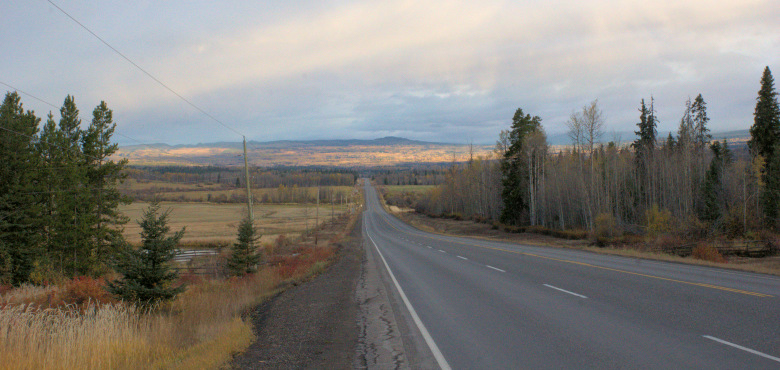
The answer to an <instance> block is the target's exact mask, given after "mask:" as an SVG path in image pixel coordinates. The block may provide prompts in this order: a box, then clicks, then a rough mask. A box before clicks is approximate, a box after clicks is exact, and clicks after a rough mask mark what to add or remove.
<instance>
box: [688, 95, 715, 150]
mask: <svg viewBox="0 0 780 370" xmlns="http://www.w3.org/2000/svg"><path fill="white" fill-rule="evenodd" d="M691 116H692V121H693V133H694V137H693V139H694V142H695V143H696V147H697V148H698V149H700V150H703V149H704V148H706V147H707V144H709V142H710V141H711V140H712V135H710V129H709V128H708V127H707V122H709V121H710V119H709V117H707V103H705V102H704V98H702V96H701V94H699V95H698V96H696V99H695V100H694V101H693V105H691Z"/></svg>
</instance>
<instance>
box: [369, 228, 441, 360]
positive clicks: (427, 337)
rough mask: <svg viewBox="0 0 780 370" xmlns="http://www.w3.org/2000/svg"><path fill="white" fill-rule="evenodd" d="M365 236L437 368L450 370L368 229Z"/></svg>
mask: <svg viewBox="0 0 780 370" xmlns="http://www.w3.org/2000/svg"><path fill="white" fill-rule="evenodd" d="M366 236H368V239H369V240H371V244H373V245H374V248H376V251H377V253H379V257H380V258H381V259H382V263H384V264H385V268H386V269H387V272H388V274H390V278H391V279H392V280H393V284H395V288H396V289H398V293H399V294H400V295H401V299H402V300H403V301H404V304H405V305H406V309H408V310H409V313H410V314H411V315H412V320H414V323H415V324H416V325H417V329H419V330H420V333H421V334H422V336H423V339H425V343H427V344H428V348H430V349H431V352H432V353H433V357H434V358H435V359H436V362H437V363H439V367H440V368H442V369H444V370H449V369H452V368H451V367H450V364H449V363H447V359H445V358H444V355H443V354H442V353H441V351H440V350H439V346H437V345H436V342H434V341H433V337H431V334H430V333H429V332H428V329H426V328H425V325H423V323H422V320H420V316H418V315H417V311H415V310H414V307H412V303H411V302H409V298H407V297H406V293H404V290H403V289H401V285H400V284H398V280H397V279H396V278H395V275H394V274H393V270H390V265H388V264H387V260H385V256H383V255H382V251H380V250H379V246H377V245H376V242H374V238H372V237H371V235H369V234H368V229H366Z"/></svg>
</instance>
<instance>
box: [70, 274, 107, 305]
mask: <svg viewBox="0 0 780 370" xmlns="http://www.w3.org/2000/svg"><path fill="white" fill-rule="evenodd" d="M105 287H106V282H105V280H104V279H103V278H97V279H93V278H91V277H89V276H77V277H75V278H73V280H70V281H68V282H67V283H65V292H64V294H63V295H62V299H63V300H65V302H66V303H74V304H76V305H79V306H81V305H84V304H86V303H89V302H93V303H95V302H96V303H109V302H112V301H113V299H112V297H111V295H110V294H109V293H108V292H107V291H106V289H105Z"/></svg>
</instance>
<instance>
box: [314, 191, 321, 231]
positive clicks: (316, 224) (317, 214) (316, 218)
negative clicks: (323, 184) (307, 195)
mask: <svg viewBox="0 0 780 370" xmlns="http://www.w3.org/2000/svg"><path fill="white" fill-rule="evenodd" d="M319 226H320V187H319V186H317V211H316V212H315V215H314V245H315V246H316V245H317V236H318V235H317V227H319Z"/></svg>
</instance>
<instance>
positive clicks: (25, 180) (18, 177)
mask: <svg viewBox="0 0 780 370" xmlns="http://www.w3.org/2000/svg"><path fill="white" fill-rule="evenodd" d="M39 122H40V119H39V118H37V117H36V116H35V113H34V112H32V111H26V112H25V111H24V108H23V106H22V103H21V98H20V97H19V94H17V93H16V92H12V93H7V94H6V95H5V98H4V99H3V103H2V106H0V282H3V283H9V282H10V283H13V284H20V283H22V282H25V281H27V280H28V279H29V276H30V273H31V272H32V269H33V265H34V261H35V260H36V258H37V257H38V256H39V254H40V253H39V250H38V247H39V245H40V242H39V237H40V227H41V217H40V214H39V212H40V208H39V203H38V199H37V197H38V195H37V194H38V193H39V192H40V190H41V189H40V186H39V185H40V181H39V179H38V173H39V172H38V171H39V169H40V168H39V161H38V157H37V155H36V154H35V144H36V141H37V134H38V123H39Z"/></svg>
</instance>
